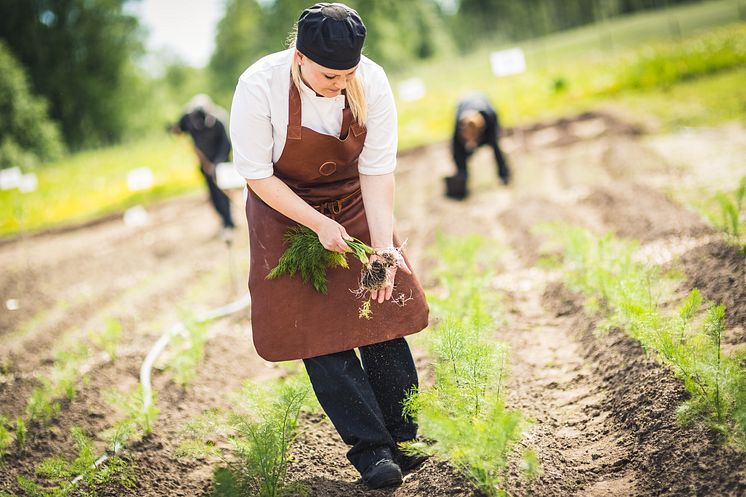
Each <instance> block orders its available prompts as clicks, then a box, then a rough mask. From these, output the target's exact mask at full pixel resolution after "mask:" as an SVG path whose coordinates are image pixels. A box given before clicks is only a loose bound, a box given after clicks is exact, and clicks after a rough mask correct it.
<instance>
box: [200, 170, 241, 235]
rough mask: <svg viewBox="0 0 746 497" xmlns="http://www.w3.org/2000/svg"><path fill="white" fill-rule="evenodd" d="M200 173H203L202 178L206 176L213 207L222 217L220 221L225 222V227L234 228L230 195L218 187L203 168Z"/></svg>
mask: <svg viewBox="0 0 746 497" xmlns="http://www.w3.org/2000/svg"><path fill="white" fill-rule="evenodd" d="M200 172H201V173H202V176H204V178H205V182H207V188H208V189H209V190H210V202H212V206H213V207H214V208H215V210H216V211H217V213H218V214H219V215H220V219H221V220H222V221H223V227H224V228H233V227H234V224H233V217H232V216H231V201H230V199H229V198H228V195H226V194H225V192H224V191H223V190H221V189H220V187H218V184H217V183H216V182H215V179H214V178H213V177H212V176H210V175H208V174H205V171H204V170H202V168H200Z"/></svg>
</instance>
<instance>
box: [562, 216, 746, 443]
mask: <svg viewBox="0 0 746 497" xmlns="http://www.w3.org/2000/svg"><path fill="white" fill-rule="evenodd" d="M552 231H553V233H554V237H555V240H556V241H558V242H559V243H560V246H561V248H562V260H563V261H562V268H563V270H564V273H563V276H564V280H565V283H566V284H567V285H568V286H569V287H570V288H572V289H574V290H576V291H581V292H583V293H584V294H585V295H587V296H588V301H587V303H586V307H587V309H588V310H590V311H591V312H595V313H599V314H601V315H602V316H604V317H605V319H604V321H602V323H601V325H600V327H599V329H600V330H602V331H603V330H609V329H611V328H613V327H618V328H621V329H624V330H625V331H626V332H627V333H628V334H629V335H630V336H632V337H633V338H634V339H636V340H638V341H639V342H640V344H641V345H642V346H643V348H644V349H645V350H646V351H648V352H649V353H651V354H654V355H655V356H656V357H657V358H658V360H660V361H661V362H662V363H663V364H665V365H667V366H668V367H670V368H671V369H672V370H673V371H674V372H675V374H676V375H677V376H678V377H679V378H680V379H681V380H682V382H683V384H684V386H685V387H686V389H687V390H688V391H689V393H690V394H691V398H690V399H689V400H687V401H686V402H684V403H683V404H682V405H681V406H680V407H679V410H678V414H679V415H680V418H681V419H682V420H683V421H689V420H693V419H702V420H704V421H705V422H706V423H707V424H708V425H709V426H711V427H712V428H714V429H716V430H717V431H718V432H720V433H721V434H722V435H723V436H724V439H725V440H726V441H731V442H734V443H735V444H736V445H737V446H739V447H740V448H741V449H742V450H746V368H744V366H743V365H744V363H746V351H743V350H741V351H740V352H739V351H736V352H734V353H733V354H730V355H729V354H726V353H725V352H724V351H723V348H722V341H723V334H724V333H725V331H726V329H725V324H724V317H725V308H724V307H723V306H722V305H715V304H714V303H712V302H703V300H702V297H701V295H700V293H699V291H698V290H696V289H694V290H692V291H691V292H689V294H688V295H687V297H686V298H684V299H683V300H681V301H680V302H677V301H676V298H675V297H674V295H675V293H674V290H675V288H676V287H678V286H679V284H680V282H679V281H678V280H677V279H676V278H675V276H674V275H672V274H670V273H666V272H664V271H663V270H662V269H661V268H659V267H656V266H651V265H648V264H646V263H644V262H643V261H641V260H640V259H639V258H638V257H637V256H636V249H637V245H636V243H634V242H630V241H623V240H618V239H614V238H613V237H612V236H610V235H607V236H603V237H597V236H595V235H593V234H591V233H589V232H587V231H585V230H583V229H580V228H572V227H567V226H563V227H558V228H556V229H553V230H552ZM672 304H676V305H672Z"/></svg>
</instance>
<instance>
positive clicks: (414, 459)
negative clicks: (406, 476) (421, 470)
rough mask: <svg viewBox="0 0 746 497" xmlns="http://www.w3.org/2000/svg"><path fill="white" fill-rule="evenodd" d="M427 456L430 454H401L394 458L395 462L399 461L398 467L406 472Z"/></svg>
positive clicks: (423, 460) (419, 463)
mask: <svg viewBox="0 0 746 497" xmlns="http://www.w3.org/2000/svg"><path fill="white" fill-rule="evenodd" d="M429 458H430V456H427V455H425V454H412V455H409V454H401V455H400V456H399V457H397V458H396V462H397V463H399V467H400V468H401V470H402V472H403V473H408V472H410V471H412V470H413V469H415V468H417V467H418V466H420V465H421V464H422V463H423V462H425V461H427V460H428V459H429Z"/></svg>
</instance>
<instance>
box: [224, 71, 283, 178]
mask: <svg viewBox="0 0 746 497" xmlns="http://www.w3.org/2000/svg"><path fill="white" fill-rule="evenodd" d="M251 76H252V75H249V77H248V78H246V79H244V78H241V79H239V81H238V85H237V86H236V92H235V93H234V94H233V104H232V105H231V143H232V145H233V163H234V164H235V166H236V170H237V171H238V173H239V174H240V175H241V176H243V177H244V178H246V179H262V178H268V177H270V176H272V174H273V164H272V149H273V146H274V140H273V136H272V122H271V118H270V103H269V94H268V93H267V92H266V89H265V88H264V86H265V85H262V84H261V83H260V82H257V83H258V84H254V82H252V81H251ZM253 76H256V75H253Z"/></svg>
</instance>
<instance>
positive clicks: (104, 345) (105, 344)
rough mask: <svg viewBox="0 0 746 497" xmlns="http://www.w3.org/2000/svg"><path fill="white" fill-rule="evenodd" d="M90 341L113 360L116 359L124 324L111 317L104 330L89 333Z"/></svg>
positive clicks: (107, 320)
mask: <svg viewBox="0 0 746 497" xmlns="http://www.w3.org/2000/svg"><path fill="white" fill-rule="evenodd" d="M88 339H89V340H90V341H91V343H92V344H93V345H94V346H95V347H96V348H97V349H99V350H103V351H104V352H106V353H107V354H109V357H111V358H112V360H113V359H116V356H117V348H118V347H119V343H120V342H121V340H122V323H121V322H120V321H119V320H118V319H115V318H111V317H110V318H108V319H106V323H105V324H104V329H103V330H100V331H91V332H89V333H88Z"/></svg>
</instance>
